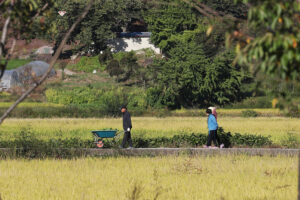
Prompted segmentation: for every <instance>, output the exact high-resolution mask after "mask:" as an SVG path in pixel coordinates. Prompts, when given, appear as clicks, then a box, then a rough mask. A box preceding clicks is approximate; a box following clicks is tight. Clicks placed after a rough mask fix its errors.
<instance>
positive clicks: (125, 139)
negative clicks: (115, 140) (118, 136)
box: [121, 132, 128, 148]
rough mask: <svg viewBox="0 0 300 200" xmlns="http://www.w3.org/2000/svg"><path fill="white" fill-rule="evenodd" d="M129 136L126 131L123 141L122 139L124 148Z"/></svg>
mask: <svg viewBox="0 0 300 200" xmlns="http://www.w3.org/2000/svg"><path fill="white" fill-rule="evenodd" d="M127 138H128V132H125V133H124V137H123V141H122V144H121V147H122V148H124V147H125V144H126V142H127V140H128V139H127Z"/></svg>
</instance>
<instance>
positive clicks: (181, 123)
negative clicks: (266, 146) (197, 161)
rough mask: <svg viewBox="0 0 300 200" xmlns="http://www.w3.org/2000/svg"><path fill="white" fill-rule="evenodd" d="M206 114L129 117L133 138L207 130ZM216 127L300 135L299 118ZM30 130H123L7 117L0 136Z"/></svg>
mask: <svg viewBox="0 0 300 200" xmlns="http://www.w3.org/2000/svg"><path fill="white" fill-rule="evenodd" d="M206 120H207V119H206V118H205V117H167V118H154V117H137V118H132V123H133V131H132V134H133V137H135V136H139V137H149V138H151V137H160V136H166V137H171V136H173V135H178V134H183V133H184V134H191V133H206V132H207V122H206ZM218 123H219V126H221V127H223V128H224V129H225V131H230V132H231V133H240V134H257V135H264V136H268V135H270V136H271V139H272V140H273V141H274V142H279V141H280V140H281V139H282V138H284V137H286V135H287V134H288V133H294V134H296V135H298V136H299V137H300V119H299V118H284V117H272V118H268V117H258V118H241V117H234V118H232V117H220V118H218ZM28 128H29V129H30V130H31V132H33V133H34V134H35V135H36V136H37V137H38V138H44V139H47V138H69V137H79V138H84V139H88V138H91V133H90V131H92V130H99V129H100V130H101V129H104V128H113V129H119V130H122V119H121V118H101V119H95V118H89V119H67V118H48V119H7V120H6V121H5V122H4V124H2V125H1V126H0V138H6V139H7V138H13V136H14V135H15V134H19V133H20V131H21V130H24V129H28Z"/></svg>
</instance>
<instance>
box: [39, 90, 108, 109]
mask: <svg viewBox="0 0 300 200" xmlns="http://www.w3.org/2000/svg"><path fill="white" fill-rule="evenodd" d="M45 95H46V98H47V101H48V102H51V103H58V104H64V105H69V104H95V103H99V96H101V95H102V91H101V90H96V89H93V88H89V87H78V88H72V89H71V90H70V89H69V90H68V89H47V90H46V92H45Z"/></svg>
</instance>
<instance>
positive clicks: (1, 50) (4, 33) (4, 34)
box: [0, 11, 11, 59]
mask: <svg viewBox="0 0 300 200" xmlns="http://www.w3.org/2000/svg"><path fill="white" fill-rule="evenodd" d="M10 12H11V11H10ZM9 23H10V16H8V17H7V19H6V20H5V23H4V26H3V29H2V36H1V41H0V59H1V57H2V56H3V54H4V46H5V43H6V37H7V30H8V26H9Z"/></svg>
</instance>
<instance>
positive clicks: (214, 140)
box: [212, 130, 218, 147]
mask: <svg viewBox="0 0 300 200" xmlns="http://www.w3.org/2000/svg"><path fill="white" fill-rule="evenodd" d="M212 140H213V142H214V145H215V146H216V147H217V146H218V144H217V131H216V130H214V131H212Z"/></svg>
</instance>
